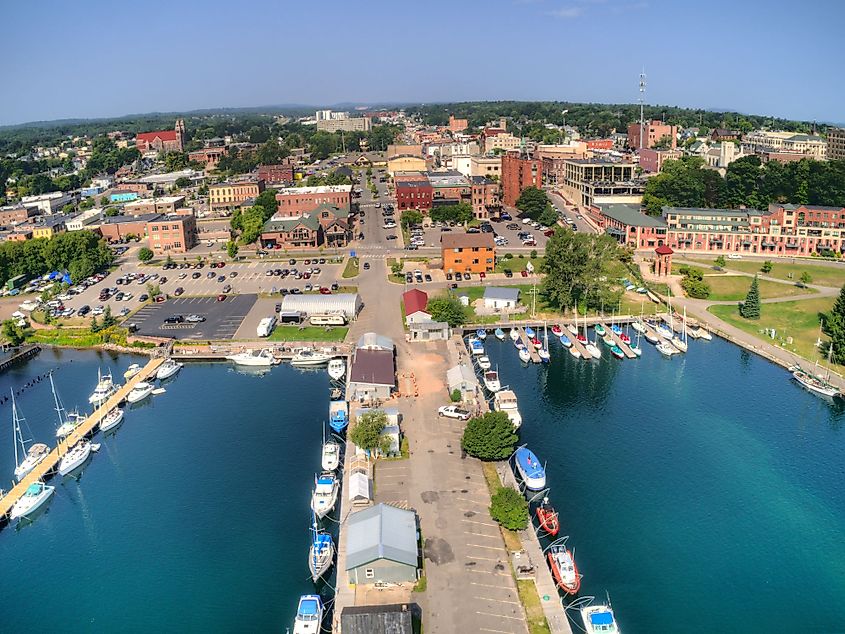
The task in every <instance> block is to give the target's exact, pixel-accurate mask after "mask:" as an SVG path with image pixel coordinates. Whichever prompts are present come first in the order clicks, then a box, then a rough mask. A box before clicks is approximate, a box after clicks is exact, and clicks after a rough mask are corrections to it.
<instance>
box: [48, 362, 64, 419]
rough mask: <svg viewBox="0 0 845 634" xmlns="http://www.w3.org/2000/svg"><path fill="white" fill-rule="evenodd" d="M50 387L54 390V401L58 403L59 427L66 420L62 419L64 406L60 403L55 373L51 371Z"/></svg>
mask: <svg viewBox="0 0 845 634" xmlns="http://www.w3.org/2000/svg"><path fill="white" fill-rule="evenodd" d="M50 389H51V390H52V391H53V402H54V403H55V404H56V414H57V415H58V417H59V427H61V426H62V425H64V422H65V421H64V420H62V411H64V409H63V408H62V406H61V404H59V395H58V394H57V393H56V385H55V384H54V383H53V373H52V372H51V373H50Z"/></svg>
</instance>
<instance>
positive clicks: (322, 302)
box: [281, 293, 363, 319]
mask: <svg viewBox="0 0 845 634" xmlns="http://www.w3.org/2000/svg"><path fill="white" fill-rule="evenodd" d="M362 306H363V303H362V302H361V296H360V295H358V293H336V294H333V295H310V294H308V295H285V296H284V297H283V298H282V309H281V312H283V313H286V312H300V313H305V314H306V315H324V314H327V313H338V312H340V313H343V315H344V316H345V317H346V318H347V319H355V317H356V316H357V315H358V313H359V312H360V310H361V307H362Z"/></svg>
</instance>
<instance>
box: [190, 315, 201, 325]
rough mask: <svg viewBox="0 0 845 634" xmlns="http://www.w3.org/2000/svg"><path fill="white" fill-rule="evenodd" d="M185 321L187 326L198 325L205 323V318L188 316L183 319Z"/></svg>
mask: <svg viewBox="0 0 845 634" xmlns="http://www.w3.org/2000/svg"><path fill="white" fill-rule="evenodd" d="M185 321H187V322H188V323H189V324H199V323H202V322H204V321H205V317H203V316H202V315H188V316H187V317H185Z"/></svg>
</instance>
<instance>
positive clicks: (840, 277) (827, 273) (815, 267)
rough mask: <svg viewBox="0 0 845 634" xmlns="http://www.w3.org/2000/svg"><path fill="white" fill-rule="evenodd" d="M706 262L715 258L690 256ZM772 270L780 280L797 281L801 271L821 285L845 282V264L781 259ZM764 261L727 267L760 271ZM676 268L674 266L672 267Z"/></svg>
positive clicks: (733, 263) (733, 262)
mask: <svg viewBox="0 0 845 634" xmlns="http://www.w3.org/2000/svg"><path fill="white" fill-rule="evenodd" d="M689 259H690V260H695V261H698V262H702V263H705V264H709V265H711V266H712V265H713V260H712V259H710V258H708V259H704V258H689ZM771 262H772V270H771V271H769V272H768V273H766V275H767V276H769V277H775V278H777V279H780V280H788V281H791V282H797V281H798V280H799V278H800V277H801V273H803V272H805V271H806V272H807V273H809V274H810V276H811V277H812V278H813V281H812V283H813V284H820V285H821V286H834V287H836V288H839V287H841V286H842V285H843V284H845V265H843V266H832V265H831V266H824V265H822V264H813V263H812V262H806V261H800V260H799V261H797V262H796V263H795V264H792V262H791V261H789V262H781V261H780V260H775V259H773V260H771ZM762 264H763V263H762V262H761V261H759V260H728V261H727V263H726V264H725V268H727V269H729V270H730V269H733V270H734V271H742V272H743V273H759V272H760V266H761V265H762ZM672 268H673V269H674V266H673V267H672ZM790 276H791V277H790Z"/></svg>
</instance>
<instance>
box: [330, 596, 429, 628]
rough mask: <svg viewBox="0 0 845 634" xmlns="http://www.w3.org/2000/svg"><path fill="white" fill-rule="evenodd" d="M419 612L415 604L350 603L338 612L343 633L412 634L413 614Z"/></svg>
mask: <svg viewBox="0 0 845 634" xmlns="http://www.w3.org/2000/svg"><path fill="white" fill-rule="evenodd" d="M419 613H420V608H419V606H417V605H415V604H410V605H409V604H407V603H402V604H395V605H351V606H347V607H345V608H343V611H342V612H341V613H340V630H341V631H342V632H343V634H412V633H413V631H414V623H413V616H414V615H415V614H416V615H418V614H419Z"/></svg>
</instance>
